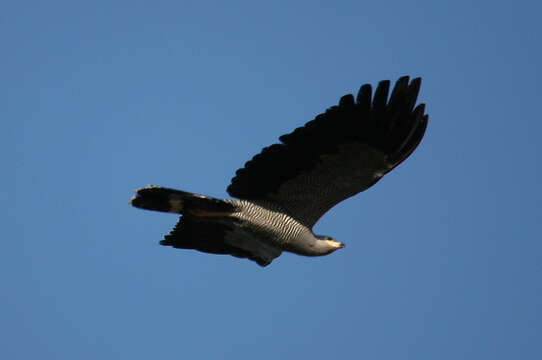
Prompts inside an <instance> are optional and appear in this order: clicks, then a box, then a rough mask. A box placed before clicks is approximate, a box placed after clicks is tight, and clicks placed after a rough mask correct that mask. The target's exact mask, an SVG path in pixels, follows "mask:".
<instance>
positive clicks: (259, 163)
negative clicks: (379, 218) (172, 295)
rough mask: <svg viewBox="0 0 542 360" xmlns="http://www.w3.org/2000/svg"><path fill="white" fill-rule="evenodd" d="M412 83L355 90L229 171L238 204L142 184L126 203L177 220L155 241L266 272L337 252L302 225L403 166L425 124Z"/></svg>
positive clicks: (417, 86) (329, 239) (328, 241)
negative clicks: (287, 261)
mask: <svg viewBox="0 0 542 360" xmlns="http://www.w3.org/2000/svg"><path fill="white" fill-rule="evenodd" d="M420 84H421V79H420V78H416V79H413V80H412V81H410V82H409V78H408V76H404V77H401V78H400V79H399V80H398V81H397V82H396V84H395V86H394V88H393V91H392V92H391V95H390V96H389V98H388V92H389V87H390V82H389V81H387V80H385V81H381V82H380V83H379V84H378V86H377V88H376V90H375V91H374V94H373V92H372V89H371V85H369V84H366V85H363V86H361V88H360V90H359V92H358V94H357V96H356V98H355V99H354V96H353V95H351V94H349V95H345V96H343V97H342V98H341V99H340V101H339V104H338V105H336V106H332V107H331V108H329V109H327V110H326V112H325V113H323V114H320V115H318V116H316V118H315V119H314V120H312V121H309V122H308V123H307V124H305V126H302V127H299V128H297V129H295V130H294V131H293V132H291V133H290V134H287V135H283V136H281V137H280V138H279V139H280V143H279V144H273V145H271V146H268V147H266V148H264V149H263V150H262V151H261V153H259V154H258V155H256V156H254V157H253V158H252V160H250V161H248V162H247V163H246V164H245V166H244V167H243V168H242V169H239V170H237V172H236V174H235V177H234V178H233V179H232V181H231V184H230V185H229V186H228V189H227V191H228V193H229V194H230V195H231V196H232V197H235V198H237V199H239V200H232V199H216V198H212V197H209V196H204V195H199V194H194V193H189V192H185V191H180V190H174V189H169V188H165V187H161V186H154V185H150V186H147V187H144V188H141V189H138V190H136V194H135V196H134V197H133V198H132V199H131V200H130V202H131V204H132V205H133V206H135V207H138V208H141V209H147V210H156V211H163V212H171V213H176V214H182V216H181V217H180V219H179V221H178V223H177V224H176V225H175V227H174V228H173V230H171V231H170V232H169V234H167V235H165V236H164V239H163V240H162V241H160V244H162V245H168V246H173V247H175V248H180V249H195V250H199V251H203V252H207V253H213V254H230V255H233V256H236V257H240V258H248V259H250V260H253V261H255V262H256V263H258V264H259V265H261V266H266V265H269V264H270V263H271V261H272V260H273V259H274V258H276V257H278V256H279V255H280V254H281V253H282V252H283V251H289V252H293V253H296V254H299V255H306V256H320V255H327V254H329V253H331V252H333V251H335V250H337V249H340V248H342V247H344V244H343V243H342V242H339V241H336V240H335V239H333V238H332V237H329V236H325V235H316V234H314V233H313V232H312V227H313V226H314V224H315V223H316V222H317V221H318V219H319V218H320V217H321V216H322V215H324V214H325V213H326V211H328V210H329V209H331V208H332V207H333V206H334V205H335V204H337V203H339V202H341V201H343V200H345V199H347V198H349V197H351V196H354V195H356V194H357V193H359V192H361V191H364V190H366V189H367V188H369V187H370V186H372V185H373V184H375V183H376V182H377V181H378V180H380V178H382V176H384V175H385V174H386V173H388V172H389V171H391V170H392V169H393V168H394V167H396V166H397V165H399V164H400V163H401V162H402V161H403V160H405V159H406V158H407V157H408V156H409V155H410V154H411V153H412V152H413V151H414V149H416V147H417V146H418V144H419V143H420V141H421V139H422V137H423V135H424V132H425V128H426V126H427V121H428V115H426V114H424V108H425V106H424V104H419V105H418V106H415V105H416V98H417V96H418V92H419V89H420Z"/></svg>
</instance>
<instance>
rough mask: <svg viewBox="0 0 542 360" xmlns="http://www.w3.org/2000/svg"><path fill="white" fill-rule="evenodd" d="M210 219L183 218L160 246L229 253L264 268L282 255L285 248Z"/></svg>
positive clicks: (212, 252) (238, 228)
mask: <svg viewBox="0 0 542 360" xmlns="http://www.w3.org/2000/svg"><path fill="white" fill-rule="evenodd" d="M209 219H210V220H208V221H206V220H203V219H197V218H192V217H189V216H182V217H181V218H180V219H179V222H178V223H177V224H176V225H175V227H174V228H173V230H171V231H170V232H169V234H167V235H166V236H164V239H163V240H162V241H160V244H161V245H166V246H173V247H175V248H178V249H194V250H198V251H201V252H206V253H211V254H229V255H232V256H235V257H238V258H247V259H249V260H252V261H255V262H256V263H258V265H260V266H267V265H269V264H270V263H271V261H273V259H274V258H276V257H278V256H279V255H280V254H281V253H282V250H281V249H278V248H275V247H273V246H271V245H268V244H265V243H263V242H261V241H260V240H258V239H255V238H253V237H252V236H250V235H249V234H247V233H245V232H244V231H243V230H242V229H241V228H240V227H237V226H228V225H227V224H224V223H220V222H217V221H216V219H215V218H209Z"/></svg>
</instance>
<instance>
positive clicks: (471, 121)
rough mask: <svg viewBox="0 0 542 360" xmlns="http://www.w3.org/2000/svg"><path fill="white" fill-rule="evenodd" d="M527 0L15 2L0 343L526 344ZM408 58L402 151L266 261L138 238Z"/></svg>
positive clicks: (540, 215)
mask: <svg viewBox="0 0 542 360" xmlns="http://www.w3.org/2000/svg"><path fill="white" fill-rule="evenodd" d="M541 7H542V6H541V5H540V4H539V3H537V2H534V1H462V0H459V1H455V2H435V1H408V2H407V1H274V2H257V1H228V2H221V1H214V2H213V1H153V2H143V1H133V0H132V1H92V2H90V1H89V2H82V1H76V2H73V1H24V2H14V1H13V2H5V3H3V5H2V6H1V12H0V41H1V44H2V55H1V62H0V63H1V64H2V66H1V69H0V79H1V84H2V86H0V105H1V109H2V111H1V115H2V122H1V124H2V125H1V132H0V140H1V142H0V147H1V151H0V159H1V161H2V163H3V164H4V172H3V174H2V176H1V178H0V184H1V187H2V189H3V191H1V192H0V196H1V202H2V204H3V206H2V210H0V212H1V219H2V220H1V221H2V245H1V246H2V249H1V251H0V282H1V292H2V294H1V296H0V309H1V310H0V318H1V326H0V357H1V358H2V359H36V358H40V359H97V358H105V359H109V358H127V359H149V358H159V359H179V358H183V359H220V358H228V359H254V358H258V359H279V358H282V359H289V358H301V359H303V358H310V359H454V360H455V359H520V358H521V359H541V358H542V339H541V334H542V281H541V279H542V245H541V241H542V236H541V233H542V225H541V220H542V191H541V190H540V186H541V184H542V174H541V161H540V154H541V153H542V135H541V133H542V125H541V117H540V104H541V103H542V95H541V94H542V90H541V85H540V84H541V83H542V77H541V64H542V57H541V46H540V37H541V35H542V31H541V30H542V27H541V25H540V21H539V17H540V14H541V13H542V8H541ZM406 74H408V75H411V76H422V77H423V84H422V89H421V94H420V97H419V99H420V100H421V101H424V102H426V103H427V112H428V113H429V114H430V123H429V127H428V130H427V133H426V136H425V138H424V140H423V142H422V143H421V145H420V147H419V148H418V149H417V150H416V151H415V152H414V154H413V155H412V156H411V157H410V158H409V159H408V160H407V161H406V162H405V163H403V164H402V165H401V166H399V167H398V168H397V169H396V170H394V171H393V172H392V173H390V174H389V175H388V176H386V177H385V178H384V179H383V180H381V181H380V182H379V183H378V184H377V185H376V186H374V187H372V188H371V189H370V190H368V191H366V192H364V193H362V194H360V195H358V196H356V197H354V198H352V199H349V200H348V201H345V202H343V203H341V204H340V205H339V206H337V207H335V208H334V209H332V211H330V212H329V213H328V214H327V215H326V216H325V217H324V218H323V219H322V220H321V221H320V222H319V223H318V224H317V226H316V228H315V230H316V232H318V233H322V234H328V235H332V236H334V237H335V238H337V239H338V240H341V241H343V242H345V243H346V244H347V247H346V248H345V249H343V250H340V251H338V252H336V253H334V254H332V255H330V256H327V257H322V258H304V257H299V256H295V255H291V254H284V255H282V256H281V257H280V258H278V259H276V260H275V261H274V262H273V264H271V265H270V266H269V267H267V268H260V267H258V266H257V265H255V264H254V263H252V262H249V261H246V260H239V259H235V258H233V257H229V256H213V255H207V254H201V253H198V252H194V251H180V250H173V249H171V248H166V247H162V246H159V245H158V241H159V240H160V239H161V237H162V235H163V234H164V233H167V232H168V231H169V229H170V228H171V227H172V226H173V225H174V223H175V222H176V216H174V215H171V214H162V213H153V212H145V211H141V210H138V209H135V208H132V207H131V206H129V205H128V199H129V198H130V197H131V196H132V193H133V190H134V189H135V188H137V187H141V186H144V185H147V184H151V183H152V184H159V185H164V186H170V187H176V188H180V189H183V190H187V191H192V192H199V193H203V194H207V195H212V196H216V197H226V196H227V194H226V191H225V188H226V186H227V185H228V184H229V181H230V179H231V177H232V176H233V174H234V171H235V170H236V169H238V168H239V167H242V166H243V164H244V162H245V161H247V160H249V159H250V158H251V157H252V156H253V155H254V154H256V153H258V152H259V151H260V149H261V148H262V147H264V146H266V145H269V144H271V143H274V142H276V141H277V139H278V136H280V135H282V134H284V133H287V132H289V131H291V130H292V129H294V128H295V127H297V126H300V125H302V124H304V123H305V122H306V121H308V120H311V119H312V118H313V117H314V116H315V115H316V114H317V113H319V112H321V111H323V110H325V108H327V107H329V106H331V105H334V104H336V103H337V101H338V100H339V98H340V97H341V96H342V95H343V94H345V93H349V92H356V91H357V89H358V88H359V86H360V85H361V84H362V83H371V84H373V85H375V84H376V83H377V82H378V81H380V80H383V79H391V80H396V79H397V78H398V77H399V76H402V75H406Z"/></svg>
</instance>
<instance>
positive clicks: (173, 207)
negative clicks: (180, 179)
mask: <svg viewBox="0 0 542 360" xmlns="http://www.w3.org/2000/svg"><path fill="white" fill-rule="evenodd" d="M130 203H131V204H132V205H133V206H135V207H138V208H140V209H145V210H154V211H163V212H170V213H176V214H185V215H192V216H228V215H230V214H231V213H233V212H235V211H236V209H235V206H234V205H233V204H231V203H229V202H227V201H224V200H220V199H215V198H212V197H209V196H203V195H199V194H194V193H189V192H186V191H181V190H175V189H169V188H165V187H161V186H156V185H149V186H147V187H144V188H141V189H137V190H136V194H135V196H134V197H132V198H131V199H130Z"/></svg>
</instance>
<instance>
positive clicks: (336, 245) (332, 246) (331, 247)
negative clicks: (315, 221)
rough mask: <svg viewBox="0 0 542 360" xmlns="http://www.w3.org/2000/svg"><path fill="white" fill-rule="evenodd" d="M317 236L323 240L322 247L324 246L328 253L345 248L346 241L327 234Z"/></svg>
mask: <svg viewBox="0 0 542 360" xmlns="http://www.w3.org/2000/svg"><path fill="white" fill-rule="evenodd" d="M316 238H317V239H318V240H320V241H321V243H320V247H323V248H324V249H325V251H326V253H327V254H329V253H331V252H333V251H335V250H337V249H341V248H343V247H344V246H345V245H344V243H342V242H340V241H337V240H335V239H334V238H332V237H331V236H327V235H316Z"/></svg>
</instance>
